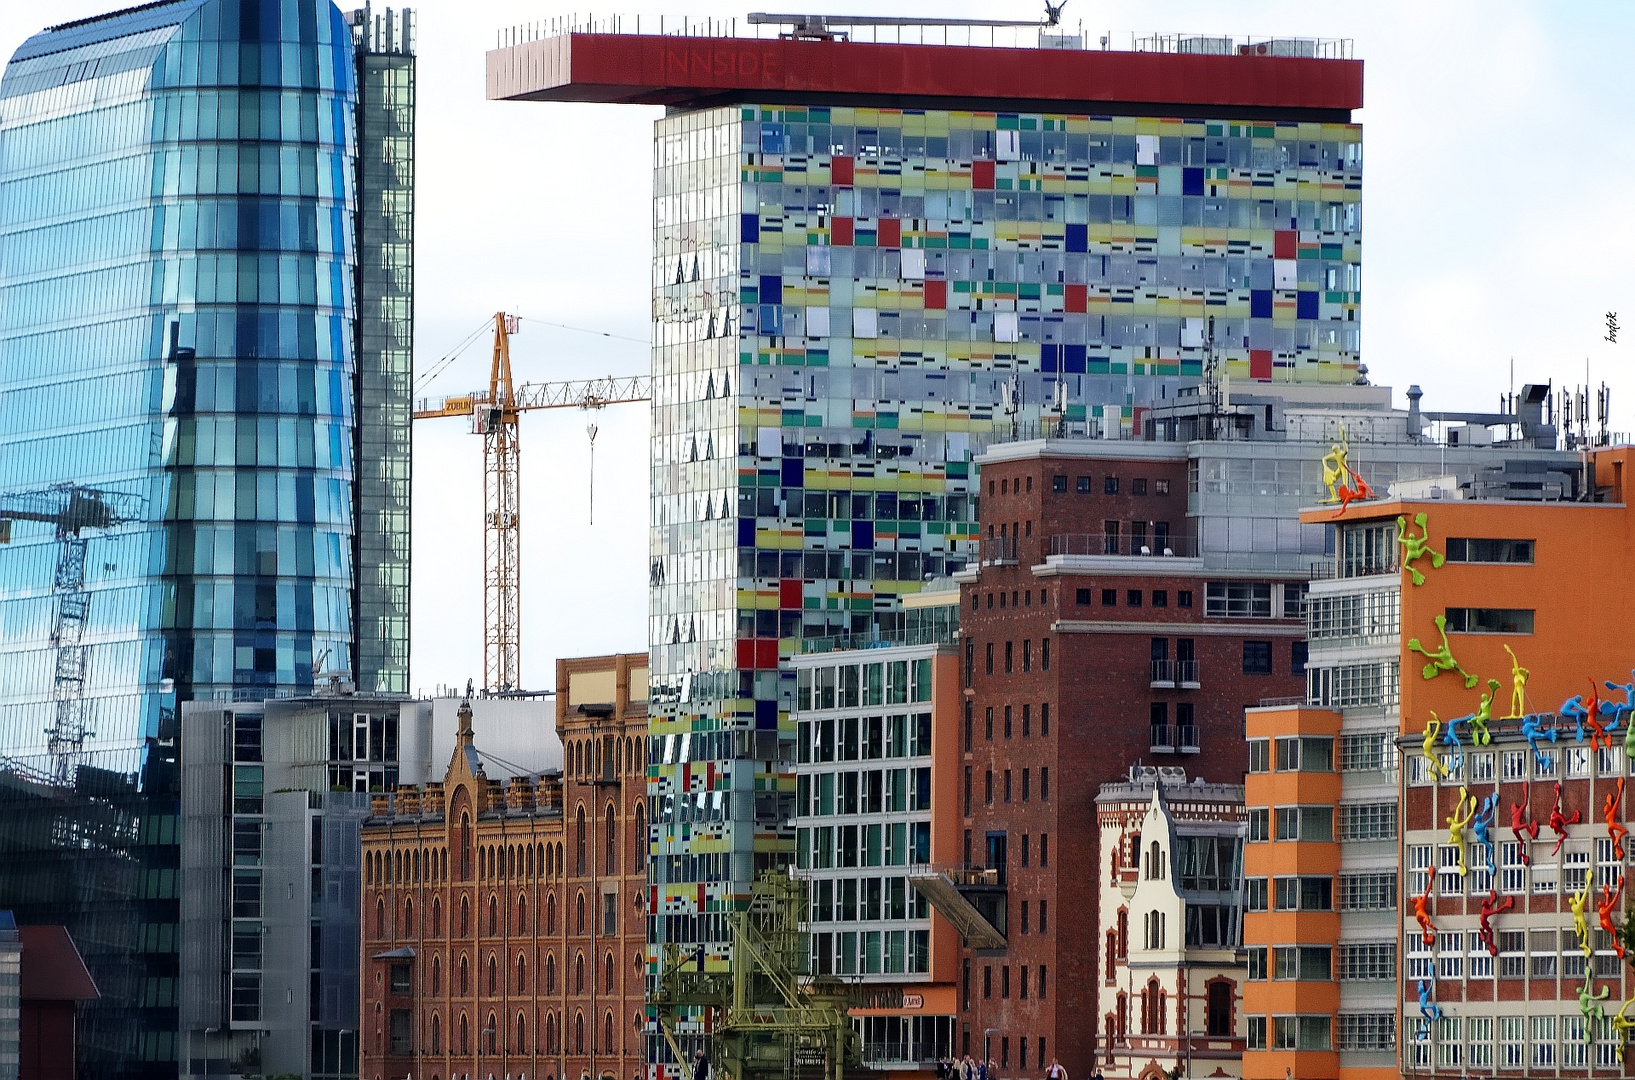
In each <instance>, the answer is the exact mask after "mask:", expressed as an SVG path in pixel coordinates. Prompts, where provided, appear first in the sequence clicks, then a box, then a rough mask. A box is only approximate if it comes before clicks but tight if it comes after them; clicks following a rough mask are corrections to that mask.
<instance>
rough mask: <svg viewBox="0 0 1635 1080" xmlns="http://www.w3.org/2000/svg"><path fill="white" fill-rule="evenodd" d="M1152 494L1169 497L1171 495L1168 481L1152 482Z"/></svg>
mask: <svg viewBox="0 0 1635 1080" xmlns="http://www.w3.org/2000/svg"><path fill="white" fill-rule="evenodd" d="M1152 493H1153V494H1154V495H1168V494H1169V481H1168V480H1154V481H1153V482H1152Z"/></svg>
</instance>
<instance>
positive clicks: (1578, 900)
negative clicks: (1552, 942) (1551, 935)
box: [1567, 867, 1595, 961]
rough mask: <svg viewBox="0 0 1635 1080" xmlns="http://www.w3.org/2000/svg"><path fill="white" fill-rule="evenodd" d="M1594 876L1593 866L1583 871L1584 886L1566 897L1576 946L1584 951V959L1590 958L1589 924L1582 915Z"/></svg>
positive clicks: (1587, 902) (1587, 901)
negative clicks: (1571, 911) (1576, 936)
mask: <svg viewBox="0 0 1635 1080" xmlns="http://www.w3.org/2000/svg"><path fill="white" fill-rule="evenodd" d="M1594 877H1595V868H1594V867H1591V868H1590V869H1588V870H1586V871H1584V888H1583V889H1582V890H1580V891H1579V892H1576V893H1571V894H1569V895H1568V897H1567V904H1568V906H1570V907H1571V908H1572V909H1573V933H1575V934H1577V935H1578V947H1579V948H1580V949H1582V950H1583V952H1584V959H1585V960H1586V961H1588V960H1590V959H1591V951H1590V926H1589V922H1588V921H1587V920H1586V918H1585V916H1584V909H1585V907H1586V906H1587V905H1588V904H1589V899H1590V880H1591V879H1592V878H1594Z"/></svg>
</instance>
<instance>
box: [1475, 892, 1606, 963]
mask: <svg viewBox="0 0 1635 1080" xmlns="http://www.w3.org/2000/svg"><path fill="white" fill-rule="evenodd" d="M1498 898H1499V892H1498V890H1497V889H1493V888H1489V889H1488V893H1487V898H1486V899H1485V900H1483V901H1482V930H1481V937H1482V944H1484V945H1486V946H1487V951H1488V954H1489V955H1490V956H1498V955H1499V945H1498V942H1497V941H1495V940H1494V936H1493V925H1492V924H1491V923H1490V922H1488V920H1489V919H1491V918H1492V917H1493V916H1495V915H1497V914H1499V913H1500V912H1501V911H1509V910H1510V909H1511V908H1513V907H1515V906H1516V898H1515V897H1514V896H1507V897H1505V898H1504V903H1502V904H1495V903H1494V901H1495V900H1497V899H1498ZM1601 918H1602V921H1603V922H1604V921H1605V920H1606V915H1605V914H1603V915H1602V916H1601Z"/></svg>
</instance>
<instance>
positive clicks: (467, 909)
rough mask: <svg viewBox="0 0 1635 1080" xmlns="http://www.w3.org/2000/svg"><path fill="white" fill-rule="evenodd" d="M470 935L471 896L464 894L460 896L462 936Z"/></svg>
mask: <svg viewBox="0 0 1635 1080" xmlns="http://www.w3.org/2000/svg"><path fill="white" fill-rule="evenodd" d="M470 935H471V898H470V897H468V896H462V897H460V936H461V937H469V936H470Z"/></svg>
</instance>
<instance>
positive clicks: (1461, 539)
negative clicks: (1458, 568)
mask: <svg viewBox="0 0 1635 1080" xmlns="http://www.w3.org/2000/svg"><path fill="white" fill-rule="evenodd" d="M1447 561H1448V562H1454V563H1525V564H1531V563H1532V561H1533V541H1531V540H1487V539H1478V538H1476V537H1465V536H1450V537H1448V551H1447Z"/></svg>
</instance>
